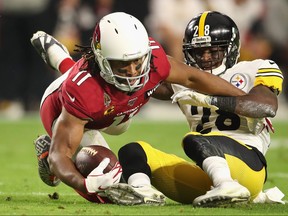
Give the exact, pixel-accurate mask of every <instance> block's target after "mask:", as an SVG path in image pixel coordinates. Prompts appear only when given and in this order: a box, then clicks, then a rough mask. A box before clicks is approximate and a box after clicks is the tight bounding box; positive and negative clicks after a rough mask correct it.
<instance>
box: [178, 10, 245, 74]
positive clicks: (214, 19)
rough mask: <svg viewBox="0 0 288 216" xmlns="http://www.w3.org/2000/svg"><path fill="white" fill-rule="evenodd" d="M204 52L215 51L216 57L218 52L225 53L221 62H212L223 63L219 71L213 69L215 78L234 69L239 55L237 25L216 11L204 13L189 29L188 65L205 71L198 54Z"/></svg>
mask: <svg viewBox="0 0 288 216" xmlns="http://www.w3.org/2000/svg"><path fill="white" fill-rule="evenodd" d="M203 49H210V50H213V52H214V53H215V50H216V51H217V50H218V51H219V50H221V51H224V56H223V54H222V56H223V57H222V58H218V59H215V58H214V59H212V61H221V63H220V62H219V63H220V64H221V65H220V66H218V68H213V69H211V72H212V73H213V74H215V75H219V74H221V73H223V72H225V71H226V69H228V68H230V67H232V66H233V65H235V64H236V62H237V60H238V58H239V55H240V36H239V30H238V27H237V25H236V24H235V22H234V21H233V20H232V19H231V18H230V17H228V16H227V15H225V14H222V13H219V12H216V11H205V12H203V13H201V14H199V15H198V16H196V17H194V18H193V19H192V20H191V21H190V22H189V23H188V25H187V26H186V29H185V34H184V39H183V53H184V57H185V61H186V64H188V65H191V66H196V67H198V68H200V69H203V70H205V69H204V67H203V65H202V63H203V62H202V60H201V58H202V56H201V55H200V54H199V53H201V50H203ZM202 53H203V52H202ZM215 56H219V55H214V57H215Z"/></svg>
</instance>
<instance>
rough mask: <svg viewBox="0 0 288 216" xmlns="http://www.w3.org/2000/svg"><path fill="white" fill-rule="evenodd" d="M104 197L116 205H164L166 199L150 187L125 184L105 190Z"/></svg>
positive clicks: (115, 185)
mask: <svg viewBox="0 0 288 216" xmlns="http://www.w3.org/2000/svg"><path fill="white" fill-rule="evenodd" d="M105 194H106V196H107V197H108V198H109V199H110V200H111V201H112V202H113V203H115V204H118V205H126V206H133V205H149V206H162V205H165V199H166V197H165V196H164V195H163V194H162V193H161V192H159V191H157V190H155V189H154V188H152V187H150V186H142V187H133V186H131V185H128V184H125V183H118V184H114V185H112V186H110V187H109V188H107V189H106V190H105Z"/></svg>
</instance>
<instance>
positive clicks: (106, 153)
mask: <svg viewBox="0 0 288 216" xmlns="http://www.w3.org/2000/svg"><path fill="white" fill-rule="evenodd" d="M106 157H107V158H110V163H109V164H108V166H107V167H106V169H104V173H107V172H109V171H110V170H111V169H112V168H113V167H114V166H115V164H116V163H117V162H118V159H117V156H116V155H115V154H114V153H113V152H112V151H111V150H110V149H108V148H106V147H104V146H99V145H90V146H86V147H83V148H82V149H81V150H80V151H79V152H78V154H77V155H76V158H75V166H76V168H77V169H78V171H79V172H80V173H81V174H82V175H83V176H84V177H85V178H86V177H87V176H88V175H89V173H90V172H91V171H92V170H94V169H95V168H96V167H97V166H98V165H99V164H100V163H101V161H102V160H103V159H104V158H106Z"/></svg>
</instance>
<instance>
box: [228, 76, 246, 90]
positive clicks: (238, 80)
mask: <svg viewBox="0 0 288 216" xmlns="http://www.w3.org/2000/svg"><path fill="white" fill-rule="evenodd" d="M230 83H231V84H233V85H234V86H236V87H237V88H239V89H243V88H245V86H246V84H247V80H246V77H245V76H244V75H242V74H239V73H237V74H234V75H233V76H232V77H231V79H230Z"/></svg>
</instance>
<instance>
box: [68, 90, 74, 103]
mask: <svg viewBox="0 0 288 216" xmlns="http://www.w3.org/2000/svg"><path fill="white" fill-rule="evenodd" d="M66 94H67V96H68V97H69V99H70V100H71V101H72V102H74V101H75V97H72V96H71V95H70V94H69V93H68V92H67V91H66Z"/></svg>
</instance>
